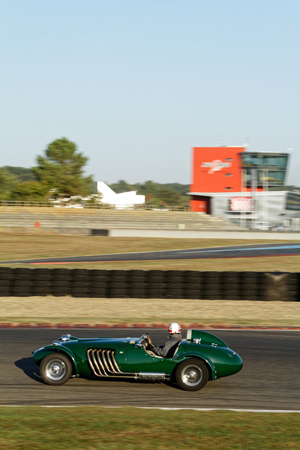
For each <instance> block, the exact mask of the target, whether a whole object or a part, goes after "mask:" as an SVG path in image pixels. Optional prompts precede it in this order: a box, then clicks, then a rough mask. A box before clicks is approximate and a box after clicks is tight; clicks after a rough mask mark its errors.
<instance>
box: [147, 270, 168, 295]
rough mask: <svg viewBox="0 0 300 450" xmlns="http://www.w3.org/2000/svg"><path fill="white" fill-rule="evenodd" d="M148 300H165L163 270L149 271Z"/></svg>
mask: <svg viewBox="0 0 300 450" xmlns="http://www.w3.org/2000/svg"><path fill="white" fill-rule="evenodd" d="M147 297H148V298H165V272H164V271H163V270H149V272H148V295H147Z"/></svg>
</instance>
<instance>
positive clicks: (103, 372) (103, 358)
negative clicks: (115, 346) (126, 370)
mask: <svg viewBox="0 0 300 450" xmlns="http://www.w3.org/2000/svg"><path fill="white" fill-rule="evenodd" d="M87 360H88V363H89V366H90V368H91V370H92V372H93V373H94V374H95V375H96V376H97V377H109V376H115V375H118V374H122V372H121V371H120V369H119V367H118V364H117V362H116V359H115V351H114V350H109V349H106V348H105V349H100V348H94V349H92V348H90V349H88V350H87Z"/></svg>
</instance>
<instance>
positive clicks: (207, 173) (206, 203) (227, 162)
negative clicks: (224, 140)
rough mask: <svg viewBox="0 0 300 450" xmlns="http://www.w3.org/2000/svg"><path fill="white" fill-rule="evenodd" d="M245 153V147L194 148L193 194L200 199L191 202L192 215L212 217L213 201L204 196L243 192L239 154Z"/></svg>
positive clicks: (193, 199) (194, 198)
mask: <svg viewBox="0 0 300 450" xmlns="http://www.w3.org/2000/svg"><path fill="white" fill-rule="evenodd" d="M244 151H245V148H244V147H194V148H193V175H192V177H193V178H192V184H191V192H193V193H199V195H193V196H192V198H191V208H192V211H202V212H205V213H208V214H209V213H210V199H209V198H208V197H206V196H205V193H206V192H207V193H209V192H211V193H213V192H241V191H242V190H243V186H242V169H241V158H240V153H241V152H244ZM201 194H202V195H201ZM203 194H204V196H203Z"/></svg>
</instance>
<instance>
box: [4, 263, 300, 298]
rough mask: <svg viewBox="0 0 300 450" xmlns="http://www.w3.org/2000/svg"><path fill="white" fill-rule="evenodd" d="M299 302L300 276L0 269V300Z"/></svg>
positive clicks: (164, 271) (282, 274)
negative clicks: (18, 298)
mask: <svg viewBox="0 0 300 450" xmlns="http://www.w3.org/2000/svg"><path fill="white" fill-rule="evenodd" d="M48 295H50V296H57V297H61V296H72V297H83V298H141V299H143V298H164V299H168V298H169V299H172V298H173V299H199V300H201V299H209V300H214V299H224V300H264V301H265V300H270V301H272V300H273V301H300V274H299V273H288V272H212V271H205V272H200V271H193V270H187V271H180V270H148V271H146V270H89V269H70V270H69V269H62V268H61V269H60V268H56V269H47V268H39V269H29V268H9V267H1V268H0V297H29V296H48Z"/></svg>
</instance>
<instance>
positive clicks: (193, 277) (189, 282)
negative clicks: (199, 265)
mask: <svg viewBox="0 0 300 450" xmlns="http://www.w3.org/2000/svg"><path fill="white" fill-rule="evenodd" d="M203 280H204V276H203V272H198V271H196V270H187V271H186V272H185V295H184V298H190V299H199V298H203V295H204V293H203V287H204V281H203Z"/></svg>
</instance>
